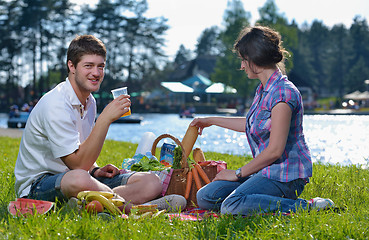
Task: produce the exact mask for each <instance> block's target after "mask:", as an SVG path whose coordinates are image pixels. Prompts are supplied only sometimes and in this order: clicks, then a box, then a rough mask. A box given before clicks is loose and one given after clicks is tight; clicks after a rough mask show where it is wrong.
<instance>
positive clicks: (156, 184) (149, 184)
mask: <svg viewBox="0 0 369 240" xmlns="http://www.w3.org/2000/svg"><path fill="white" fill-rule="evenodd" d="M134 182H136V183H140V186H141V187H142V189H141V192H142V193H147V194H148V195H150V197H152V196H154V197H155V196H157V195H159V194H160V193H161V191H162V189H163V187H162V185H161V183H160V179H159V177H158V176H157V175H156V174H154V173H147V172H137V173H135V174H133V175H132V176H131V177H130V178H129V180H128V182H127V184H131V183H134Z"/></svg>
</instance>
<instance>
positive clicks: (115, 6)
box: [89, 0, 168, 90]
mask: <svg viewBox="0 0 369 240" xmlns="http://www.w3.org/2000/svg"><path fill="white" fill-rule="evenodd" d="M90 11H91V13H92V17H93V20H92V21H91V24H90V25H89V29H90V30H91V31H96V33H97V35H98V36H99V37H100V38H101V39H102V40H103V42H104V43H105V44H106V47H107V50H108V54H109V60H108V64H107V67H106V69H107V71H106V72H107V75H110V77H111V79H116V80H118V82H119V81H124V82H125V83H126V85H127V86H129V88H130V89H132V90H133V89H135V90H139V88H140V84H138V83H139V82H140V81H142V76H143V75H142V71H144V69H145V68H146V67H147V66H149V68H151V69H152V67H153V63H155V64H160V62H161V61H162V60H161V58H164V53H163V50H162V47H163V45H164V39H163V37H162V35H163V34H164V33H165V31H166V30H167V29H168V26H167V25H166V21H167V20H166V19H165V18H146V17H144V13H145V12H146V11H147V2H146V0H140V1H133V0H130V1H123V0H118V1H110V0H100V2H99V3H98V5H97V6H96V8H94V9H91V10H90ZM132 83H136V84H132Z"/></svg>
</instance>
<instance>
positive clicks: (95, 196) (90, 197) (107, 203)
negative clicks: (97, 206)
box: [85, 192, 122, 215]
mask: <svg viewBox="0 0 369 240" xmlns="http://www.w3.org/2000/svg"><path fill="white" fill-rule="evenodd" d="M85 200H86V201H87V202H91V201H93V200H97V201H99V202H100V203H101V204H102V205H103V206H104V207H105V208H106V209H107V210H109V211H110V212H111V213H112V214H114V215H115V214H117V215H122V211H120V209H119V208H118V207H117V206H115V205H114V204H113V203H112V202H111V201H109V200H108V199H107V198H106V197H105V196H103V195H101V194H100V193H99V192H90V193H88V194H87V196H86V198H85Z"/></svg>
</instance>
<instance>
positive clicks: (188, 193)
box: [184, 171, 192, 199]
mask: <svg viewBox="0 0 369 240" xmlns="http://www.w3.org/2000/svg"><path fill="white" fill-rule="evenodd" d="M191 185H192V171H189V172H188V173H187V184H186V191H185V195H184V197H185V198H186V199H188V198H189V197H190V191H191Z"/></svg>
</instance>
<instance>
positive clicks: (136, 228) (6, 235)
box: [0, 137, 369, 240]
mask: <svg viewBox="0 0 369 240" xmlns="http://www.w3.org/2000/svg"><path fill="white" fill-rule="evenodd" d="M19 143H20V139H13V138H7V137H0V144H1V146H2V148H1V149H0V156H1V159H0V168H1V171H0V187H1V188H0V189H1V195H0V239H103V240H104V239H142V238H146V239H166V238H168V239H169V238H170V239H333V238H335V239H366V238H367V237H368V235H369V230H368V225H369V217H368V216H369V210H368V209H367V207H366V203H367V202H368V201H369V189H368V186H367V184H366V183H367V179H368V178H369V172H368V170H367V169H362V168H360V167H356V166H348V167H341V166H338V165H321V164H314V168H313V171H314V176H313V177H312V178H311V181H310V183H309V184H307V185H306V187H305V190H304V192H303V194H302V196H301V197H302V198H304V199H309V198H312V197H316V196H320V197H328V198H331V199H332V200H333V201H334V202H335V203H336V205H337V206H338V207H341V208H345V209H346V210H342V211H341V212H339V213H336V212H332V211H328V212H316V211H311V212H307V211H299V212H298V213H297V214H293V215H291V216H283V215H281V214H279V213H277V214H275V215H256V216H252V217H241V216H229V215H222V216H220V218H209V219H206V220H203V221H198V222H193V221H180V220H176V219H173V220H171V221H170V220H169V219H167V218H166V217H165V216H160V217H158V218H155V219H142V220H133V219H126V220H125V219H121V218H116V219H114V220H106V219H105V220H104V219H103V218H99V217H96V216H95V215H90V214H87V212H85V211H82V212H81V213H78V212H77V211H74V210H72V209H70V208H68V207H66V206H64V207H62V208H57V209H56V211H55V212H51V213H50V214H48V215H45V216H44V215H42V216H33V217H28V218H21V217H18V218H13V217H12V216H11V215H10V214H9V213H8V212H7V209H6V208H7V204H8V203H9V201H12V200H13V199H14V198H15V193H14V181H15V179H14V174H13V170H14V165H15V161H16V158H17V153H18V147H19ZM136 147H137V144H131V143H126V142H116V141H110V140H109V141H106V143H105V145H104V147H103V150H102V152H101V156H100V157H99V159H98V163H99V165H104V164H107V163H113V164H115V165H116V166H120V164H121V162H122V160H123V159H124V158H126V157H132V156H133V155H134V152H135V149H136ZM205 157H206V159H212V160H224V161H226V162H227V164H228V168H230V169H236V168H238V167H240V166H242V165H243V164H244V163H245V161H247V160H245V157H244V156H233V155H227V154H219V153H215V152H205ZM248 159H249V158H248Z"/></svg>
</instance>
